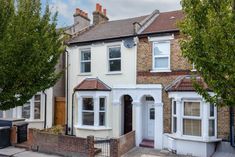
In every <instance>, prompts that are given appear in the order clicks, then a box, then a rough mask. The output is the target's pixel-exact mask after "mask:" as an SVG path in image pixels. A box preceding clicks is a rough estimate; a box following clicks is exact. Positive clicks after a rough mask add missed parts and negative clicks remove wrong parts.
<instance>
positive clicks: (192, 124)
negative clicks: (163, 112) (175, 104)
mask: <svg viewBox="0 0 235 157" xmlns="http://www.w3.org/2000/svg"><path fill="white" fill-rule="evenodd" d="M183 134H184V135H191V136H201V120H193V119H184V120H183Z"/></svg>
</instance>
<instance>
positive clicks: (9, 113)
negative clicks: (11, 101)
mask: <svg viewBox="0 0 235 157" xmlns="http://www.w3.org/2000/svg"><path fill="white" fill-rule="evenodd" d="M5 113H6V118H13V110H12V109H10V110H7V111H6V112H5Z"/></svg>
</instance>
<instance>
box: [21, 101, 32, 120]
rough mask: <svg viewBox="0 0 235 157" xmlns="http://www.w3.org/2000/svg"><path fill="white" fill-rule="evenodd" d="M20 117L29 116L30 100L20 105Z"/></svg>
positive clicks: (27, 117)
mask: <svg viewBox="0 0 235 157" xmlns="http://www.w3.org/2000/svg"><path fill="white" fill-rule="evenodd" d="M22 118H25V119H29V118H30V102H27V103H26V104H24V105H23V106H22Z"/></svg>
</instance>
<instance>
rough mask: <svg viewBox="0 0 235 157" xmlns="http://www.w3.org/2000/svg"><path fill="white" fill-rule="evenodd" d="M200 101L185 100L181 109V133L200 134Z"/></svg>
mask: <svg viewBox="0 0 235 157" xmlns="http://www.w3.org/2000/svg"><path fill="white" fill-rule="evenodd" d="M200 106H201V105H200V102H190V101H185V102H184V106H183V110H184V115H183V134H184V135H190V136H201V113H200V110H201V109H200V108H201V107H200Z"/></svg>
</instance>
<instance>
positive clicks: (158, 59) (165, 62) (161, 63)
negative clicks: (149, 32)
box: [153, 41, 170, 70]
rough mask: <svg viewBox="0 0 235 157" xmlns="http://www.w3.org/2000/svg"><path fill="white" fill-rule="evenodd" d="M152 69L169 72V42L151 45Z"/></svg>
mask: <svg viewBox="0 0 235 157" xmlns="http://www.w3.org/2000/svg"><path fill="white" fill-rule="evenodd" d="M153 69H154V70H170V41H162V42H154V43H153Z"/></svg>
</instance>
